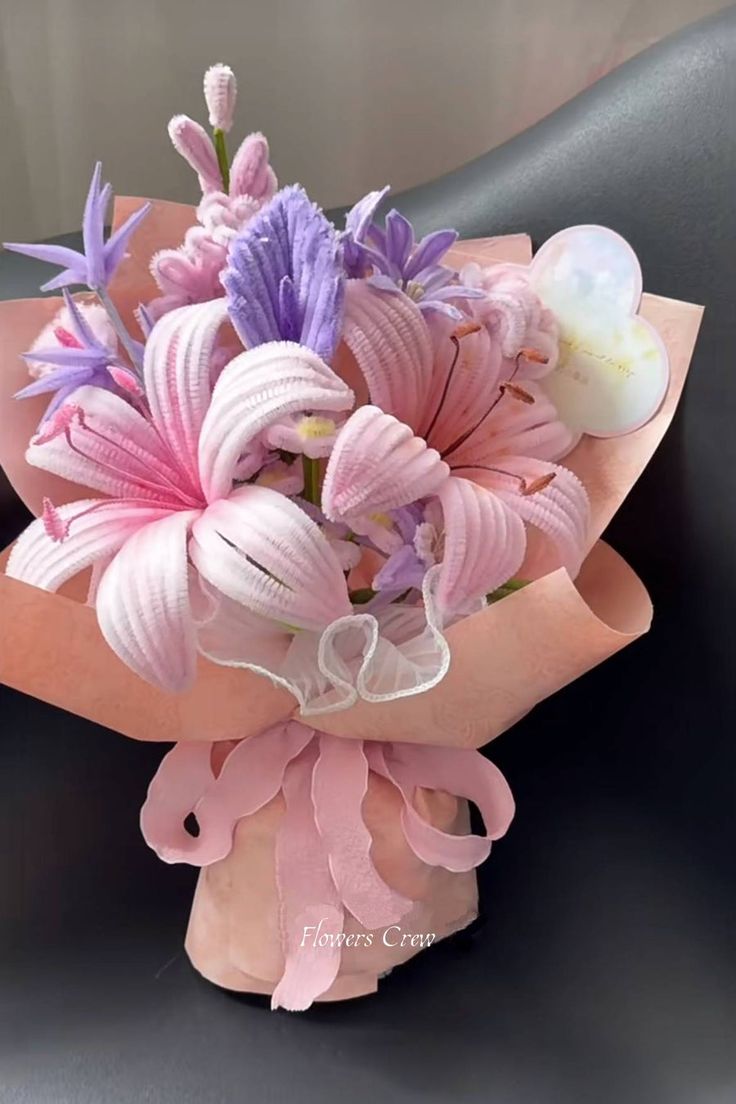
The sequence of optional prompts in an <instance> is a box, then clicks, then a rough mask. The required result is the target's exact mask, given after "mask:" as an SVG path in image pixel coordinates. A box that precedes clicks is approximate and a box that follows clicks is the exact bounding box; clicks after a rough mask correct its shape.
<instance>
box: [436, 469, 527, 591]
mask: <svg viewBox="0 0 736 1104" xmlns="http://www.w3.org/2000/svg"><path fill="white" fill-rule="evenodd" d="M438 498H439V501H440V505H441V506H442V512H443V514H444V525H445V533H444V555H443V557H442V567H441V572H440V579H439V585H438V588H437V601H438V603H439V605H440V607H441V608H443V609H447V610H451V611H457V612H461V611H463V610H465V609H467V607H468V606H469V604H470V603H472V602H474V601H476V600H477V599H480V598H482V597H483V596H484V595H486V594H488V593H490V592H491V591H493V590H495V589H496V587H499V586H500V585H501V583H505V582H506V581H507V580H508V579H510V578H511V577H512V576H513V575H514V574H515V572H516V571H517V570H518V568H519V567H520V566H521V563H522V561H523V559H524V551H525V548H526V535H525V532H524V525H523V522H522V521H521V518H520V517H519V516H518V514H516V513H514V511H513V510H512V509H510V508H509V507H508V506H507V505H506V503H505V502H502V501H501V499H500V498H498V497H497V496H496V495H494V494H492V493H491V492H490V491H487V490H485V489H484V488H483V487H480V486H478V484H476V483H471V482H470V481H469V480H468V479H459V478H456V477H453V478H451V479H448V480H447V482H446V483H445V485H444V486H443V487H442V488H441V489H440V492H439V495H438Z"/></svg>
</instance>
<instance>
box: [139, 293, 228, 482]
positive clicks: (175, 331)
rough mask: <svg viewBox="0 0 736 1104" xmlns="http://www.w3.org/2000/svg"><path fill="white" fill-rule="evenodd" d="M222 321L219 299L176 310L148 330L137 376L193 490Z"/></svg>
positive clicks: (223, 307)
mask: <svg viewBox="0 0 736 1104" xmlns="http://www.w3.org/2000/svg"><path fill="white" fill-rule="evenodd" d="M226 319H227V306H226V304H225V302H224V300H222V299H216V300H214V301H213V302H210V303H198V304H197V305H196V306H189V307H180V308H179V309H178V310H175V311H171V313H170V314H167V315H165V317H164V318H162V319H161V321H160V322H158V323H157V324H156V325H155V326H154V328H153V330H152V332H151V336H150V337H149V339H148V341H147V343H146V353H145V361H144V366H143V371H144V377H145V385H146V393H147V395H148V400H149V403H150V405H151V414H152V415H153V419H154V421H155V423H156V426H157V427H158V429H159V431H160V432H161V434H162V435H163V437H164V438H165V440H166V442H167V444H168V445H169V447H170V448H171V451H172V452H173V454H174V456H175V457H176V458H177V460H178V462H179V464H180V465H181V466H182V467H183V468H184V470H185V471H187V472H188V474H189V478H190V480H191V481H192V483H193V484H194V485H197V486H198V484H199V472H198V467H197V446H198V443H199V434H200V430H201V428H202V424H203V422H204V420H205V415H206V412H207V409H208V407H209V404H210V398H211V387H210V361H211V359H212V355H213V350H214V345H215V341H216V339H217V334H218V331H219V329H220V327H221V326H222V324H223V322H225V320H226Z"/></svg>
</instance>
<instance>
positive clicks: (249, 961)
mask: <svg viewBox="0 0 736 1104" xmlns="http://www.w3.org/2000/svg"><path fill="white" fill-rule="evenodd" d="M399 802H400V798H399V795H398V794H397V793H396V792H395V790H394V789H393V787H392V786H390V785H389V784H388V783H386V782H385V781H384V780H383V779H380V778H377V777H376V776H375V775H371V785H370V786H369V789H368V793H367V795H366V800H365V803H364V809H363V815H364V817H365V820H366V823H367V824H369V826H370V829H371V832H372V835H373V849H372V858H373V862H374V864H375V866H376V869H377V870H378V871H379V873H380V874H381V876H382V877H383V878H385V879H386V880H387V881H389V882H390V884H391V885H392V886H393V887H394V888H395V889H397V890H398V891H399V892H401V893H405V894H406V895H407V896H409V897H411V898H412V900H413V901H414V905H413V907H412V908H411V910H410V911H409V912H407V913H406V914H405V915H404V916H403V917H402V918H401V919H400V920H399V921H398V922H397V923H396V924H394V925H391V926H390V927H388V928H383V929H377V930H374V931H372V932H369V931H368V930H367V929H366V928H364V927H362V926H361V925H360V924H359V923H358V921H357V920H355V918H354V917H353V916H351V915H350V914H349V913H346V915H345V924H344V932H345V936H346V943H345V945H343V947H342V951H341V957H340V968H339V972H338V973H337V976H336V977H335V980H334V981H333V982H332V984H331V985H330V987H329V988H328V989H327V990H325V992H323V993H322V994H320V995H319V996H318V997H316V998H315V999H316V1000H319V1001H337V1000H348V999H351V998H354V997H361V996H366V995H367V994H369V993H374V992H375V991H376V990H377V988H378V982H379V980H380V978H381V977H382V976H384V975H386V974H387V973H388V972H390V971H391V970H392V969H393V968H394V967H396V966H398V965H400V964H401V963H402V962H406V961H408V960H409V959H410V958H413V957H414V956H415V955H416V954H418V953H419V952H420V951H421V950H423V949H426V948H427V947H429V946H433V945H434V944H435V943H438V942H439V941H440V940H441V939H445V938H446V937H447V936H450V935H452V934H454V933H455V932H458V931H461V930H462V929H463V928H465V927H467V926H468V925H469V924H471V923H472V922H473V920H475V919H476V917H477V915H478V890H477V879H476V875H475V871H474V870H470V871H466V872H461V873H453V872H450V871H448V870H445V869H444V868H441V867H430V866H427V865H426V864H425V863H422V862H421V861H420V860H419V859H417V857H416V855H414V854H413V852H412V851H411V849H410V848H409V846H408V845H407V844H406V841H405V840H404V837H403V833H402V832H401V830H400V825H399V814H400V806H399ZM416 802H417V807H418V808H419V809H421V812H422V814H423V815H424V816H425V817H426V818H427V819H428V820H429V821H431V823H433V824H434V825H435V826H436V827H438V828H440V829H441V830H442V831H449V832H453V833H457V834H464V833H466V832H467V831H468V830H469V815H468V806H467V802H466V801H464V800H462V799H459V798H456V797H454V796H452V795H450V794H447V793H444V792H441V791H429V790H419V791H418V792H417V797H416ZM282 816H283V799H282V798H281V797H280V796H279V797H278V798H276V799H274V800H273V801H271V802H270V803H269V804H268V805H267V806H265V807H264V808H263V809H261V810H260V811H259V812H258V813H257V814H255V815H253V816H248V817H244V818H243V819H242V820H241V821H240V822H239V823H238V825H237V828H236V830H235V836H234V843H233V849H232V851H231V852H230V854H229V855H227V857H226V858H224V859H221V860H220V861H218V862H215V863H213V864H211V865H210V866H206V867H203V869H202V870H201V871H200V875H199V880H198V883H197V889H196V893H195V897H194V902H193V905H192V912H191V917H190V921H189V927H188V931H187V935H186V942H185V947H186V951H187V954H188V956H189V959H190V961H191V963H192V965H193V966H194V968H195V969H196V970H197V971H198V972H199V973H200V974H201V975H202V976H203V977H204V978H206V979H207V980H208V981H211V982H213V983H214V984H215V985H218V986H220V987H221V988H224V989H229V990H232V991H234V992H240V993H257V994H265V995H270V994H272V993H273V991H274V989H275V988H276V986H277V985H278V983H279V980H280V979H281V977H282V975H283V973H284V967H285V956H284V949H283V941H282V927H281V925H282V916H281V913H280V906H279V895H278V886H277V878H276V874H275V871H276V863H275V840H276V835H277V831H278V827H279V824H280V822H281V819H282ZM323 911H325V912H327V911H328V910H327V909H325V910H323ZM320 918H321V917H320V906H319V905H315V907H314V909H313V910H312V911H311V915H309V916H308V917H306V919H307V920H308V921H309V926H310V927H314V928H316V929H317V931H316V932H313V931H305V933H304V934H303V936H302V939H303V940H304V945H305V947H308V948H312V952H313V953H314V954H319V953H320V947H319V944H318V943H317V946H316V949H315V940H318V939H319V937H320V935H322V934H323V933H321V932H319V920H320ZM349 936H352V937H353V939H352V940H348V939H347V937H349ZM369 937H370V938H369ZM351 944H352V945H351ZM324 953H329V949H328V948H327V947H326V948H325V952H324Z"/></svg>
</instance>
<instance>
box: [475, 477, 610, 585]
mask: <svg viewBox="0 0 736 1104" xmlns="http://www.w3.org/2000/svg"><path fill="white" fill-rule="evenodd" d="M500 466H502V467H503V468H504V469H505V470H506V471H507V472H509V473H511V474H512V475H514V476H517V477H520V478H521V479H523V480H524V481H525V483H526V486H527V488H532V487H533V485H534V483H535V482H537V481H539V480H544V479H545V478H546V477H547V476H549V475H554V479H552V481H551V482H550V483H548V484H547V485H546V486H544V487H543V488H542V489H541V490H539V491H536V492H535V493H533V494H523V493H522V488H521V485H520V483H519V479H518V478H517V479H513V478H510V477H509V476H506V475H501V474H496V473H489V472H482V471H479V472H474V473H473V478H476V477H477V478H478V480H479V481H480V482H482V483H483V485H484V486H486V487H492V488H493V493H494V494H495V495H496V496H497V497H498V498H499V499H501V500H503V502H505V503H507V504H508V506H509V508H510V509H512V510H513V511H514V512H515V513H516V514H518V515H519V517H520V518H523V520H524V521H525V522H526V523H527V525H533V526H535V528H537V529H539V530H540V531H541V532H542V533H543V534H544V535H545V537H547V538H548V540H549V541H551V543H552V546H553V551H554V555H553V557H552V559H551V560H548V562H547V569H548V570H553V569H554V568H555V567H564V568H566V569H567V571H568V572H569V573H570V575H571V577H572V578H573V579H574V578H575V576H576V575H577V573H578V571H579V570H580V565H581V563H582V561H583V556H584V555H585V552H586V548H587V536H588V527H589V524H590V503H589V501H588V495H587V493H586V491H585V487H584V486H583V484H582V483H581V482H580V480H579V479H578V477H577V476H576V475H574V474H573V473H572V472H571V471H568V469H567V468H563V467H560V465H559V464H548V463H545V462H544V461H542V460H532V459H529V458H528V457H523V456H505V457H504V458H503V463H502V464H501V465H500ZM489 589H493V588H489Z"/></svg>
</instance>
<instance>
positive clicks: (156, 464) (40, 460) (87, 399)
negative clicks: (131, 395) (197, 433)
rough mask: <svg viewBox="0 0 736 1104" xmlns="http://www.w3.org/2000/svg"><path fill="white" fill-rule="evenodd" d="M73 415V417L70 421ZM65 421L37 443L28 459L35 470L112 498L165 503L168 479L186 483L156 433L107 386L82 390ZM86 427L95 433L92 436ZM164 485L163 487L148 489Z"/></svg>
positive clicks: (148, 423)
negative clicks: (69, 438) (165, 488)
mask: <svg viewBox="0 0 736 1104" xmlns="http://www.w3.org/2000/svg"><path fill="white" fill-rule="evenodd" d="M67 411H72V413H73V416H72V417H71V418H69V419H68V420H66V418H65V415H66V412H67ZM80 411H81V414H80ZM62 416H64V417H63V418H62ZM59 417H60V418H62V421H63V422H65V424H62V422H60V423H59V424H57V425H55V426H54V427H53V434H51V433H47V432H42V433H41V434H40V435H39V437H37V438H33V439H32V441H31V444H30V446H29V448H28V451H27V453H26V460H27V461H28V463H29V464H32V465H33V466H34V467H38V468H43V469H44V470H45V471H48V472H53V473H54V474H55V475H60V476H63V477H64V478H65V479H69V480H72V481H73V482H76V483H83V484H86V485H87V486H89V487H92V488H93V489H94V490H97V491H102V492H103V493H104V494H107V495H110V497H112V498H139V499H151V500H161V499H162V498H163V497H166V492H164V491H163V490H162V489H161V488H162V487H163V486H164V485H165V484H164V482H162V481H163V480H165V481H166V482H167V484H168V485H171V484H175V485H179V484H180V483H181V477H180V475H179V473H178V472H177V469H176V467H175V465H174V464H173V462H172V459H171V456H170V454H169V452H168V450H167V449H166V447H165V446H164V444H163V443H162V441H161V438H160V437H159V435H158V434H157V433H156V430H155V429H154V428H153V426H152V425H151V423H150V422H148V421H146V419H145V418H144V417H143V416H142V415H141V414H140V413H139V412H138V411H137V410H135V409H134V408H133V407H132V406H131V405H130V403H128V402H126V401H125V399H123V398H121V397H120V396H119V395H114V394H113V393H112V392H111V391H106V390H105V389H103V388H101V387H80V388H78V389H77V390H76V391H75V392H74V402H73V404H65V406H64V407H63V408H62V410H61V411H59ZM83 424H84V425H86V426H88V427H89V429H90V430H91V431H94V432H86V431H85V429H84V428H83ZM45 429H46V427H45V426H44V427H43V430H45ZM67 430H68V431H69V433H70V435H71V442H72V444H71V445H70V443H69V441H68V440H67V438H66V436H65V431H67ZM38 441H41V442H43V443H41V444H39V443H37V442H38ZM73 446H74V447H73ZM75 448H76V451H75ZM141 480H144V481H145V482H143V483H142V482H141ZM159 482H161V487H159V486H158V485H157V486H149V485H148V484H149V483H155V484H158V483H159ZM172 501H173V500H172Z"/></svg>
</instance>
